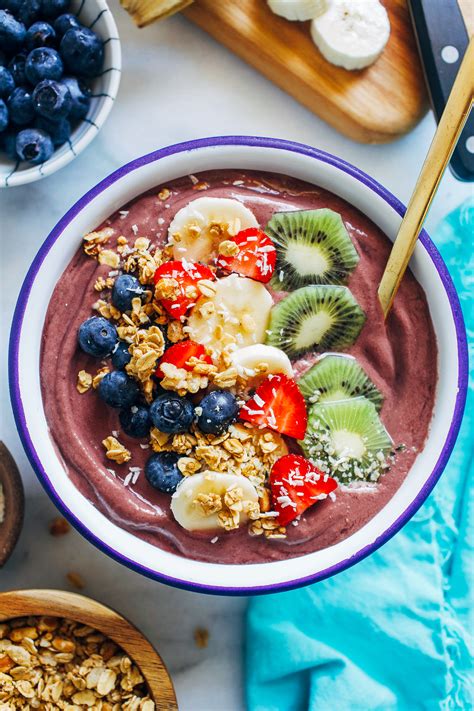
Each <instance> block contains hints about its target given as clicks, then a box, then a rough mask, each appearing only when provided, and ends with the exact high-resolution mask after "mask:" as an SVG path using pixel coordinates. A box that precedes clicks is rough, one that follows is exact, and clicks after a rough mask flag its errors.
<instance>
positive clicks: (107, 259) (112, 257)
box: [98, 249, 120, 269]
mask: <svg viewBox="0 0 474 711" xmlns="http://www.w3.org/2000/svg"><path fill="white" fill-rule="evenodd" d="M98 260H99V264H106V265H107V266H108V267H112V268H113V269H118V267H119V266H120V255H119V254H117V252H114V251H113V250H112V249H103V250H101V251H100V252H99V255H98Z"/></svg>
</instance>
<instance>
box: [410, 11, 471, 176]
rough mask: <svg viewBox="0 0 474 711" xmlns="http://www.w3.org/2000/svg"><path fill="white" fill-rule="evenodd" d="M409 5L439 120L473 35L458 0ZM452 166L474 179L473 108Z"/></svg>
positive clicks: (453, 170)
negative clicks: (467, 26) (467, 27)
mask: <svg viewBox="0 0 474 711" xmlns="http://www.w3.org/2000/svg"><path fill="white" fill-rule="evenodd" d="M408 5H409V8H410V14H411V18H412V22H413V27H414V29H415V37H416V40H417V44H418V50H419V53H420V57H421V62H422V66H423V71H424V74H425V80H426V85H427V87H428V92H429V95H430V100H431V105H432V107H433V111H434V114H435V116H436V120H437V121H439V119H440V118H441V114H442V113H443V111H444V107H445V106H446V102H447V100H448V97H449V94H450V92H451V88H452V86H453V83H454V80H455V78H456V75H457V73H458V69H459V67H460V65H461V62H462V58H463V57H464V53H465V51H466V49H467V45H468V44H469V36H468V33H467V30H466V25H465V24H464V19H463V16H462V14H461V10H460V9H459V5H458V3H457V0H409V3H408ZM472 71H473V72H474V67H473V68H472ZM450 168H451V171H452V173H453V174H454V176H455V177H456V178H457V179H458V180H464V181H470V182H471V181H473V180H474V112H473V111H471V113H470V116H469V118H468V119H467V121H466V124H465V126H464V129H463V131H462V133H461V135H460V137H459V141H458V144H457V146H456V148H455V150H454V153H453V156H452V158H451V162H450Z"/></svg>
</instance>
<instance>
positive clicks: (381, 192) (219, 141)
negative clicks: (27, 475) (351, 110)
mask: <svg viewBox="0 0 474 711" xmlns="http://www.w3.org/2000/svg"><path fill="white" fill-rule="evenodd" d="M239 145H240V146H246V147H256V148H270V149H279V150H283V151H289V152H293V153H300V154H303V155H305V156H308V157H310V158H313V159H315V160H318V161H321V162H324V163H328V164H330V165H331V166H333V167H335V168H337V169H339V170H341V171H343V172H344V173H347V174H348V175H350V176H351V177H352V178H354V179H355V180H357V181H359V182H360V183H362V184H363V185H364V186H365V187H367V188H369V189H370V190H372V191H373V192H374V193H376V194H377V195H378V196H379V197H381V198H382V199H383V200H384V201H385V202H386V203H388V205H389V206H390V207H392V208H393V209H394V210H395V212H397V213H398V214H399V215H400V216H402V217H403V215H404V214H405V211H406V207H405V206H404V205H403V203H401V202H400V201H399V200H398V198H396V197H395V196H394V195H393V194H392V193H391V192H390V191H388V190H387V189H386V188H384V187H383V186H382V185H381V184H380V183H379V182H378V181H376V180H375V179H374V178H372V177H370V176H369V175H368V174H367V173H365V172H364V171H362V170H360V169H359V168H356V167H355V166H354V165H352V164H351V163H348V162H347V161H345V160H343V159H342V158H338V157H337V156H334V155H332V154H331V153H328V152H326V151H322V150H320V149H318V148H313V147H311V146H308V145H305V144H303V143H298V142H295V141H290V140H286V139H279V138H270V137H260V136H258V137H257V136H232V135H230V136H215V137H209V138H201V139H195V140H191V141H185V142H182V143H177V144H173V145H171V146H167V147H165V148H161V149H159V150H156V151H152V152H151V153H148V154H146V155H143V156H141V157H139V158H136V159H134V160H132V161H130V162H128V163H126V164H125V165H123V166H121V167H120V168H118V169H117V170H115V171H114V172H113V173H111V174H110V175H108V176H107V177H106V178H104V179H103V180H101V181H100V182H99V183H98V184H97V185H95V186H94V187H93V188H91V189H90V190H89V191H88V192H87V193H85V195H83V196H82V197H81V198H80V199H79V200H78V201H77V202H76V203H75V204H74V205H73V206H72V207H71V208H70V209H69V210H68V211H67V212H66V214H65V215H64V216H63V217H62V218H61V219H60V220H59V222H58V223H57V224H56V226H55V227H54V228H53V229H52V230H51V232H50V233H49V235H48V237H47V238H46V239H45V241H44V242H43V244H42V245H41V247H40V249H39V250H38V253H37V254H36V256H35V258H34V260H33V262H32V263H31V266H30V268H29V270H28V272H27V274H26V277H25V279H24V281H23V285H22V287H21V290H20V294H19V297H18V301H17V304H16V307H15V311H14V315H13V319H12V326H11V333H10V343H9V353H8V377H9V387H10V398H11V404H12V409H13V414H14V418H15V422H16V426H17V429H18V433H19V436H20V439H21V442H22V444H23V447H24V449H25V452H26V454H27V457H28V459H29V461H30V464H31V466H32V467H33V470H34V471H35V473H36V475H37V477H38V479H39V480H40V483H41V484H42V486H43V488H44V489H45V491H46V493H47V494H48V496H49V497H50V498H51V499H52V501H53V503H54V504H55V505H56V506H57V508H58V509H59V510H60V511H61V512H62V513H63V515H64V516H66V518H67V519H68V520H69V521H70V522H71V523H72V525H73V526H74V527H75V528H76V529H77V530H78V531H79V532H80V533H81V534H82V535H83V536H84V537H85V538H86V540H88V541H89V542H90V543H92V544H93V545H95V546H96V547H97V548H98V549H99V550H101V551H102V552H104V553H106V554H107V555H109V556H110V557H111V558H113V559H114V560H116V561H118V562H119V563H122V564H123V565H125V566H127V567H128V568H131V569H132V570H134V571H135V572H138V573H141V574H142V575H145V576H146V577H149V578H151V579H153V580H157V581H158V582H162V583H165V584H168V585H171V586H174V587H178V588H182V589H184V590H190V591H193V592H201V593H209V594H216V595H255V594H268V593H274V592H282V591H286V590H292V589H295V588H298V587H302V586H304V585H309V584H310V583H315V582H318V581H320V580H324V579H325V578H328V577H331V576H333V575H335V574H337V573H339V572H342V571H343V570H346V569H347V568H349V567H351V566H352V565H354V564H355V563H358V562H359V561H360V560H363V559H364V558H366V557H367V556H368V555H370V554H371V553H373V552H374V551H376V550H377V549H378V548H380V547H381V546H382V545H383V544H384V543H386V542H387V541H388V540H389V539H390V538H392V536H394V535H395V534H396V533H397V532H398V531H399V530H400V529H401V528H402V527H403V526H404V525H405V523H406V522H407V521H408V520H409V519H410V518H411V517H412V516H413V515H414V514H415V513H416V511H418V509H419V508H420V506H421V505H422V504H423V503H424V501H425V500H426V498H427V497H428V495H429V494H430V493H431V491H432V490H433V488H434V486H435V484H436V483H437V481H438V479H439V478H440V476H441V474H442V472H443V470H444V468H445V466H446V464H447V462H448V459H449V457H450V455H451V452H452V450H453V447H454V444H455V442H456V438H457V435H458V432H459V428H460V426H461V421H462V417H463V413H464V406H465V401H466V395H467V383H468V350H467V337H466V330H465V325H464V319H463V314H462V310H461V305H460V302H459V297H458V295H457V292H456V289H455V286H454V283H453V281H452V279H451V276H450V274H449V272H448V269H447V267H446V265H445V263H444V261H443V259H442V257H441V255H440V253H439V251H438V249H437V248H436V247H435V245H434V243H433V242H432V240H431V239H430V237H429V236H428V234H427V233H426V231H425V230H422V231H421V233H420V236H419V240H420V241H421V243H422V244H423V246H424V248H425V250H426V252H427V253H428V256H429V257H430V259H431V261H432V262H433V264H434V266H435V268H436V270H437V272H438V275H439V278H440V281H441V283H442V286H443V288H444V290H445V292H446V295H447V297H448V300H449V305H450V308H451V312H452V315H453V322H454V327H455V331H456V340H457V353H458V377H457V386H458V389H457V394H456V400H455V406H454V410H453V416H452V419H451V423H450V426H449V431H448V434H447V437H446V441H445V443H444V446H443V449H442V450H441V452H440V455H439V457H438V460H437V461H436V463H435V465H434V467H433V470H432V472H431V474H430V476H429V477H428V478H427V479H426V481H425V483H424V485H423V486H422V488H421V489H420V490H419V491H418V493H417V495H416V496H415V497H414V499H413V500H412V501H411V503H410V504H409V505H408V506H407V507H406V509H405V510H404V511H403V513H402V514H401V515H400V516H399V517H398V518H397V519H396V520H395V521H394V522H393V523H392V524H391V525H390V526H389V527H388V528H387V529H386V530H385V531H384V532H383V534H382V535H380V536H379V537H378V538H377V539H376V540H375V541H372V542H371V543H369V544H368V545H366V546H364V547H363V548H361V549H360V550H359V551H358V552H357V553H356V554H354V555H352V556H350V557H349V558H347V559H345V560H342V561H339V562H338V563H336V564H334V565H331V566H329V567H326V568H325V569H323V570H320V571H318V572H316V573H314V574H311V575H306V576H304V577H301V578H296V579H293V580H289V581H284V582H280V583H272V584H269V585H259V586H255V587H252V586H244V587H238V586H233V587H226V586H222V587H221V586H219V587H217V586H215V585H209V584H205V583H197V582H190V581H187V580H183V579H180V578H175V577H173V576H170V575H168V574H165V573H161V572H158V571H156V570H153V569H151V568H148V567H146V566H144V565H142V564H140V563H137V562H136V561H134V560H132V559H130V558H128V557H127V556H126V555H124V554H123V553H121V552H119V551H117V550H115V549H113V548H112V547H111V546H109V545H108V544H106V543H104V542H103V541H102V540H101V539H100V538H99V537H98V536H97V535H96V534H95V533H93V532H92V531H91V530H90V529H89V528H87V527H86V526H85V525H84V524H83V523H82V521H81V520H80V519H79V518H78V517H77V516H76V515H75V514H74V513H73V512H72V511H71V510H70V509H69V508H68V506H66V504H64V502H63V501H62V500H61V499H60V497H59V495H58V494H57V493H56V491H55V489H54V486H53V485H52V483H51V481H50V479H49V477H48V475H47V473H46V471H45V469H44V467H43V465H42V463H41V461H40V459H39V457H38V455H37V453H36V450H35V448H34V446H33V442H32V440H31V438H30V435H29V431H28V425H27V422H26V418H25V413H24V409H23V404H22V400H21V394H20V385H19V357H18V356H19V345H20V334H21V329H22V324H23V316H24V313H25V309H26V305H27V302H28V299H29V294H30V291H31V288H32V284H33V282H34V280H35V278H36V275H37V273H38V271H39V270H40V268H41V265H42V263H43V260H44V259H45V257H46V255H47V254H48V252H49V251H50V249H51V248H52V246H53V244H54V243H55V242H56V241H57V240H58V239H59V238H60V236H61V234H62V232H63V230H64V229H65V228H66V227H67V225H69V223H70V222H71V221H72V220H73V219H74V218H75V217H76V215H78V214H79V213H80V212H81V210H82V209H83V208H84V207H85V206H86V205H87V204H88V203H89V202H91V201H92V200H93V199H95V198H96V197H97V196H98V195H100V194H101V193H102V192H104V191H106V190H107V189H108V188H109V187H110V186H111V185H113V183H115V182H116V181H117V180H120V179H121V178H122V177H123V176H125V175H127V174H128V173H130V172H132V171H135V170H137V169H139V168H141V167H143V166H145V165H148V164H149V163H153V162H156V161H158V160H160V159H161V158H165V157H168V156H172V155H175V154H178V153H183V152H189V151H193V150H198V149H201V148H211V147H224V146H233V147H235V146H239ZM265 565H266V564H265Z"/></svg>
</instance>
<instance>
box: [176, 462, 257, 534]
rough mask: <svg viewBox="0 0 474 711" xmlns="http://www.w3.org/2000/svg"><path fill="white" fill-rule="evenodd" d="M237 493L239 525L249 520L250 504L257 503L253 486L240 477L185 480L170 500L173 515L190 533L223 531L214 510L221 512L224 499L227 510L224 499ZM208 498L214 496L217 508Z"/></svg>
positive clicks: (196, 476) (209, 476) (210, 475)
mask: <svg viewBox="0 0 474 711" xmlns="http://www.w3.org/2000/svg"><path fill="white" fill-rule="evenodd" d="M236 489H237V490H239V491H238V492H237V493H238V499H241V502H242V508H241V510H240V511H239V525H240V524H242V523H245V522H246V521H247V520H248V516H247V507H248V504H255V503H256V502H257V501H258V494H257V490H256V489H255V487H254V485H253V484H252V483H251V482H250V481H249V480H248V479H247V477H245V476H242V475H241V474H221V473H220V472H212V471H206V472H200V473H198V474H192V475H191V476H188V477H185V478H184V479H183V481H182V482H181V484H180V485H179V486H178V488H177V489H176V491H175V493H174V494H173V496H172V498H171V511H172V512H173V516H174V517H175V519H176V521H177V522H178V523H179V525H180V526H182V527H183V528H185V529H186V530H187V531H214V530H215V529H216V528H220V526H219V518H218V513H219V512H218V511H214V510H213V509H215V508H219V498H218V497H220V499H221V501H220V506H222V508H225V504H226V502H225V500H224V495H225V494H226V493H227V492H232V491H235V490H236ZM209 494H212V495H213V496H212V499H213V502H214V503H215V504H217V505H215V506H214V507H212V506H211V499H210V498H209V499H208V498H207V497H208V496H209ZM239 508H240V505H239ZM207 511H209V513H207Z"/></svg>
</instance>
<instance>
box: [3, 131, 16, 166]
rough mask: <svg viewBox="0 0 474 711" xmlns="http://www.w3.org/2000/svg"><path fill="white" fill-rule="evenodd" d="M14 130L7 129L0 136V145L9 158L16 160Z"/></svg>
mask: <svg viewBox="0 0 474 711" xmlns="http://www.w3.org/2000/svg"><path fill="white" fill-rule="evenodd" d="M16 135H17V134H16V131H12V130H11V129H9V130H8V131H5V132H4V133H2V135H1V136H0V145H1V147H2V150H3V151H5V153H6V154H7V157H8V158H10V160H18V155H17V152H16Z"/></svg>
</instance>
